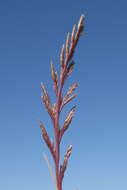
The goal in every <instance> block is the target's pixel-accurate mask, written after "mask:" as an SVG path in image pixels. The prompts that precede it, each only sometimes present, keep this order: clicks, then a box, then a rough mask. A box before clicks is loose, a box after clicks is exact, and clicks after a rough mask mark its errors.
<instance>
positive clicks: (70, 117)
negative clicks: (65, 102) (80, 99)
mask: <svg viewBox="0 0 127 190" xmlns="http://www.w3.org/2000/svg"><path fill="white" fill-rule="evenodd" d="M75 108H76V106H74V107H73V108H72V109H71V111H70V112H69V114H68V115H67V118H66V119H65V121H64V125H63V127H62V128H61V130H60V141H61V138H62V136H63V134H64V132H65V131H66V130H67V129H68V127H69V125H70V123H71V121H72V119H73V116H74V113H75Z"/></svg>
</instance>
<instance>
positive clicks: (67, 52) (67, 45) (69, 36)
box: [66, 32, 71, 57]
mask: <svg viewBox="0 0 127 190" xmlns="http://www.w3.org/2000/svg"><path fill="white" fill-rule="evenodd" d="M70 40H71V35H70V33H69V32H68V35H67V40H66V57H67V56H68V54H69V45H70Z"/></svg>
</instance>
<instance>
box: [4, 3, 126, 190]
mask: <svg viewBox="0 0 127 190" xmlns="http://www.w3.org/2000/svg"><path fill="white" fill-rule="evenodd" d="M82 13H83V14H85V15H86V21H85V34H84V35H83V36H82V38H81V40H80V42H79V44H78V47H77V49H76V54H75V61H76V65H75V71H74V73H73V74H72V76H71V78H70V79H69V80H68V82H67V84H66V87H68V86H69V85H70V84H71V83H72V82H73V81H77V82H78V83H79V87H78V90H77V93H78V97H77V99H76V100H75V101H73V104H75V103H76V104H77V105H78V106H77V112H76V114H75V118H74V120H73V122H72V125H71V126H70V130H69V131H68V133H66V134H65V137H64V139H63V143H62V149H61V152H62V156H63V154H64V151H65V149H66V147H67V145H68V144H72V145H73V154H72V156H71V158H70V162H69V165H68V170H67V172H66V175H65V179H64V183H63V190H76V188H77V189H79V190H127V3H126V1H123V0H121V1H117V0H115V1H114V0H112V1H110V0H107V1H103V0H101V1H100V0H96V1H91V0H78V1H76V0H70V1H69V0H68V1H67V0H64V1H60V0H59V1H56V0H53V1H51V0H46V1H44V0H36V1H35V0H20V1H19V0H11V1H9V0H8V1H7V0H1V1H0V189H2V190H17V189H18V190H51V189H54V186H53V184H52V181H51V177H50V173H49V170H48V168H47V166H46V164H45V161H44V160H43V156H42V154H43V152H46V153H47V155H48V157H50V154H49V151H48V150H47V147H46V146H45V144H44V142H43V141H42V139H41V131H40V129H39V126H38V120H41V121H43V122H44V124H45V125H46V127H47V130H48V132H49V134H50V135H51V136H52V126H51V122H50V119H49V117H48V115H47V113H46V112H45V109H44V107H43V105H42V104H41V99H40V96H41V89H40V83H41V82H42V81H43V82H44V83H45V85H46V86H47V87H48V89H49V92H50V93H49V94H50V95H52V92H53V88H52V83H51V77H50V64H49V62H50V60H51V59H52V60H53V62H54V63H55V65H56V67H57V68H59V52H60V48H61V45H62V44H63V43H64V42H65V39H66V34H67V32H68V31H71V29H72V26H73V24H74V23H77V22H78V19H79V17H80V15H81V14H82ZM53 97H54V96H53ZM52 100H54V98H53V99H52ZM71 105H72V104H70V106H68V107H67V110H68V109H69V108H70V107H71ZM61 122H62V121H61ZM50 161H51V163H52V160H51V159H50Z"/></svg>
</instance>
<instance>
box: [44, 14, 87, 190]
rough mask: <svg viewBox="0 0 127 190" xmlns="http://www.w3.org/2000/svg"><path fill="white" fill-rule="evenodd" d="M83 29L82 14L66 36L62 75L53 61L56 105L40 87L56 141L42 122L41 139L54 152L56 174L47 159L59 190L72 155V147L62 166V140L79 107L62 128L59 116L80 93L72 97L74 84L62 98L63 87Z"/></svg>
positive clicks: (62, 49) (67, 118)
mask: <svg viewBox="0 0 127 190" xmlns="http://www.w3.org/2000/svg"><path fill="white" fill-rule="evenodd" d="M83 30H84V15H81V17H80V19H79V22H78V25H77V26H76V25H74V26H73V29H72V33H68V34H67V39H66V43H65V44H63V46H62V48H61V51H60V72H59V74H58V72H57V71H56V70H55V67H54V64H53V63H52V62H51V78H52V81H53V87H54V93H55V96H56V103H54V104H52V102H51V99H50V97H49V94H48V91H47V89H46V87H45V85H44V84H43V83H42V84H41V89H42V96H41V98H42V102H43V104H44V106H45V108H46V110H47V112H48V114H49V116H50V118H51V120H52V124H53V134H54V142H53V140H51V139H50V137H49V135H48V133H47V130H46V128H45V126H44V124H43V123H42V122H40V128H41V134H42V137H43V139H44V141H45V143H46V145H47V147H48V148H49V150H50V152H51V155H52V158H53V161H54V165H55V172H53V169H52V167H51V165H50V164H49V161H48V159H47V157H46V155H45V156H44V157H45V160H46V162H47V164H48V167H49V169H50V172H51V174H52V176H53V179H54V178H55V184H56V189H57V190H62V182H63V178H64V174H65V171H66V169H67V165H68V160H69V157H70V155H71V153H72V145H69V146H68V148H67V150H66V153H65V156H64V159H63V163H60V158H61V157H60V156H61V155H60V145H61V140H62V138H63V135H64V133H65V131H67V130H68V128H69V125H70V123H71V122H72V119H73V116H74V113H75V110H76V106H73V107H72V108H71V109H70V111H69V113H68V114H67V117H66V119H65V121H64V123H63V126H60V116H61V111H62V109H63V108H64V106H65V105H66V104H68V103H69V102H70V101H71V100H72V99H74V98H75V97H76V96H77V94H73V95H72V93H73V92H74V90H75V89H76V88H77V83H73V84H72V85H71V86H70V88H69V89H68V91H67V93H66V94H65V95H63V87H64V84H65V82H66V80H67V79H68V77H69V76H70V75H71V73H72V72H73V70H74V65H75V62H74V60H73V56H74V52H75V48H76V46H77V43H78V41H79V38H80V36H81V34H82V32H83Z"/></svg>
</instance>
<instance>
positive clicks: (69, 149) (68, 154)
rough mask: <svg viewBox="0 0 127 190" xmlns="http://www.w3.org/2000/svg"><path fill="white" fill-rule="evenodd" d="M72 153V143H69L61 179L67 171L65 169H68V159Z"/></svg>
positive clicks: (61, 170)
mask: <svg viewBox="0 0 127 190" xmlns="http://www.w3.org/2000/svg"><path fill="white" fill-rule="evenodd" d="M71 153H72V145H69V147H68V149H67V152H66V154H65V156H64V161H63V164H62V165H61V166H60V175H61V180H63V177H64V173H65V170H66V168H67V164H68V159H69V157H70V155H71Z"/></svg>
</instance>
